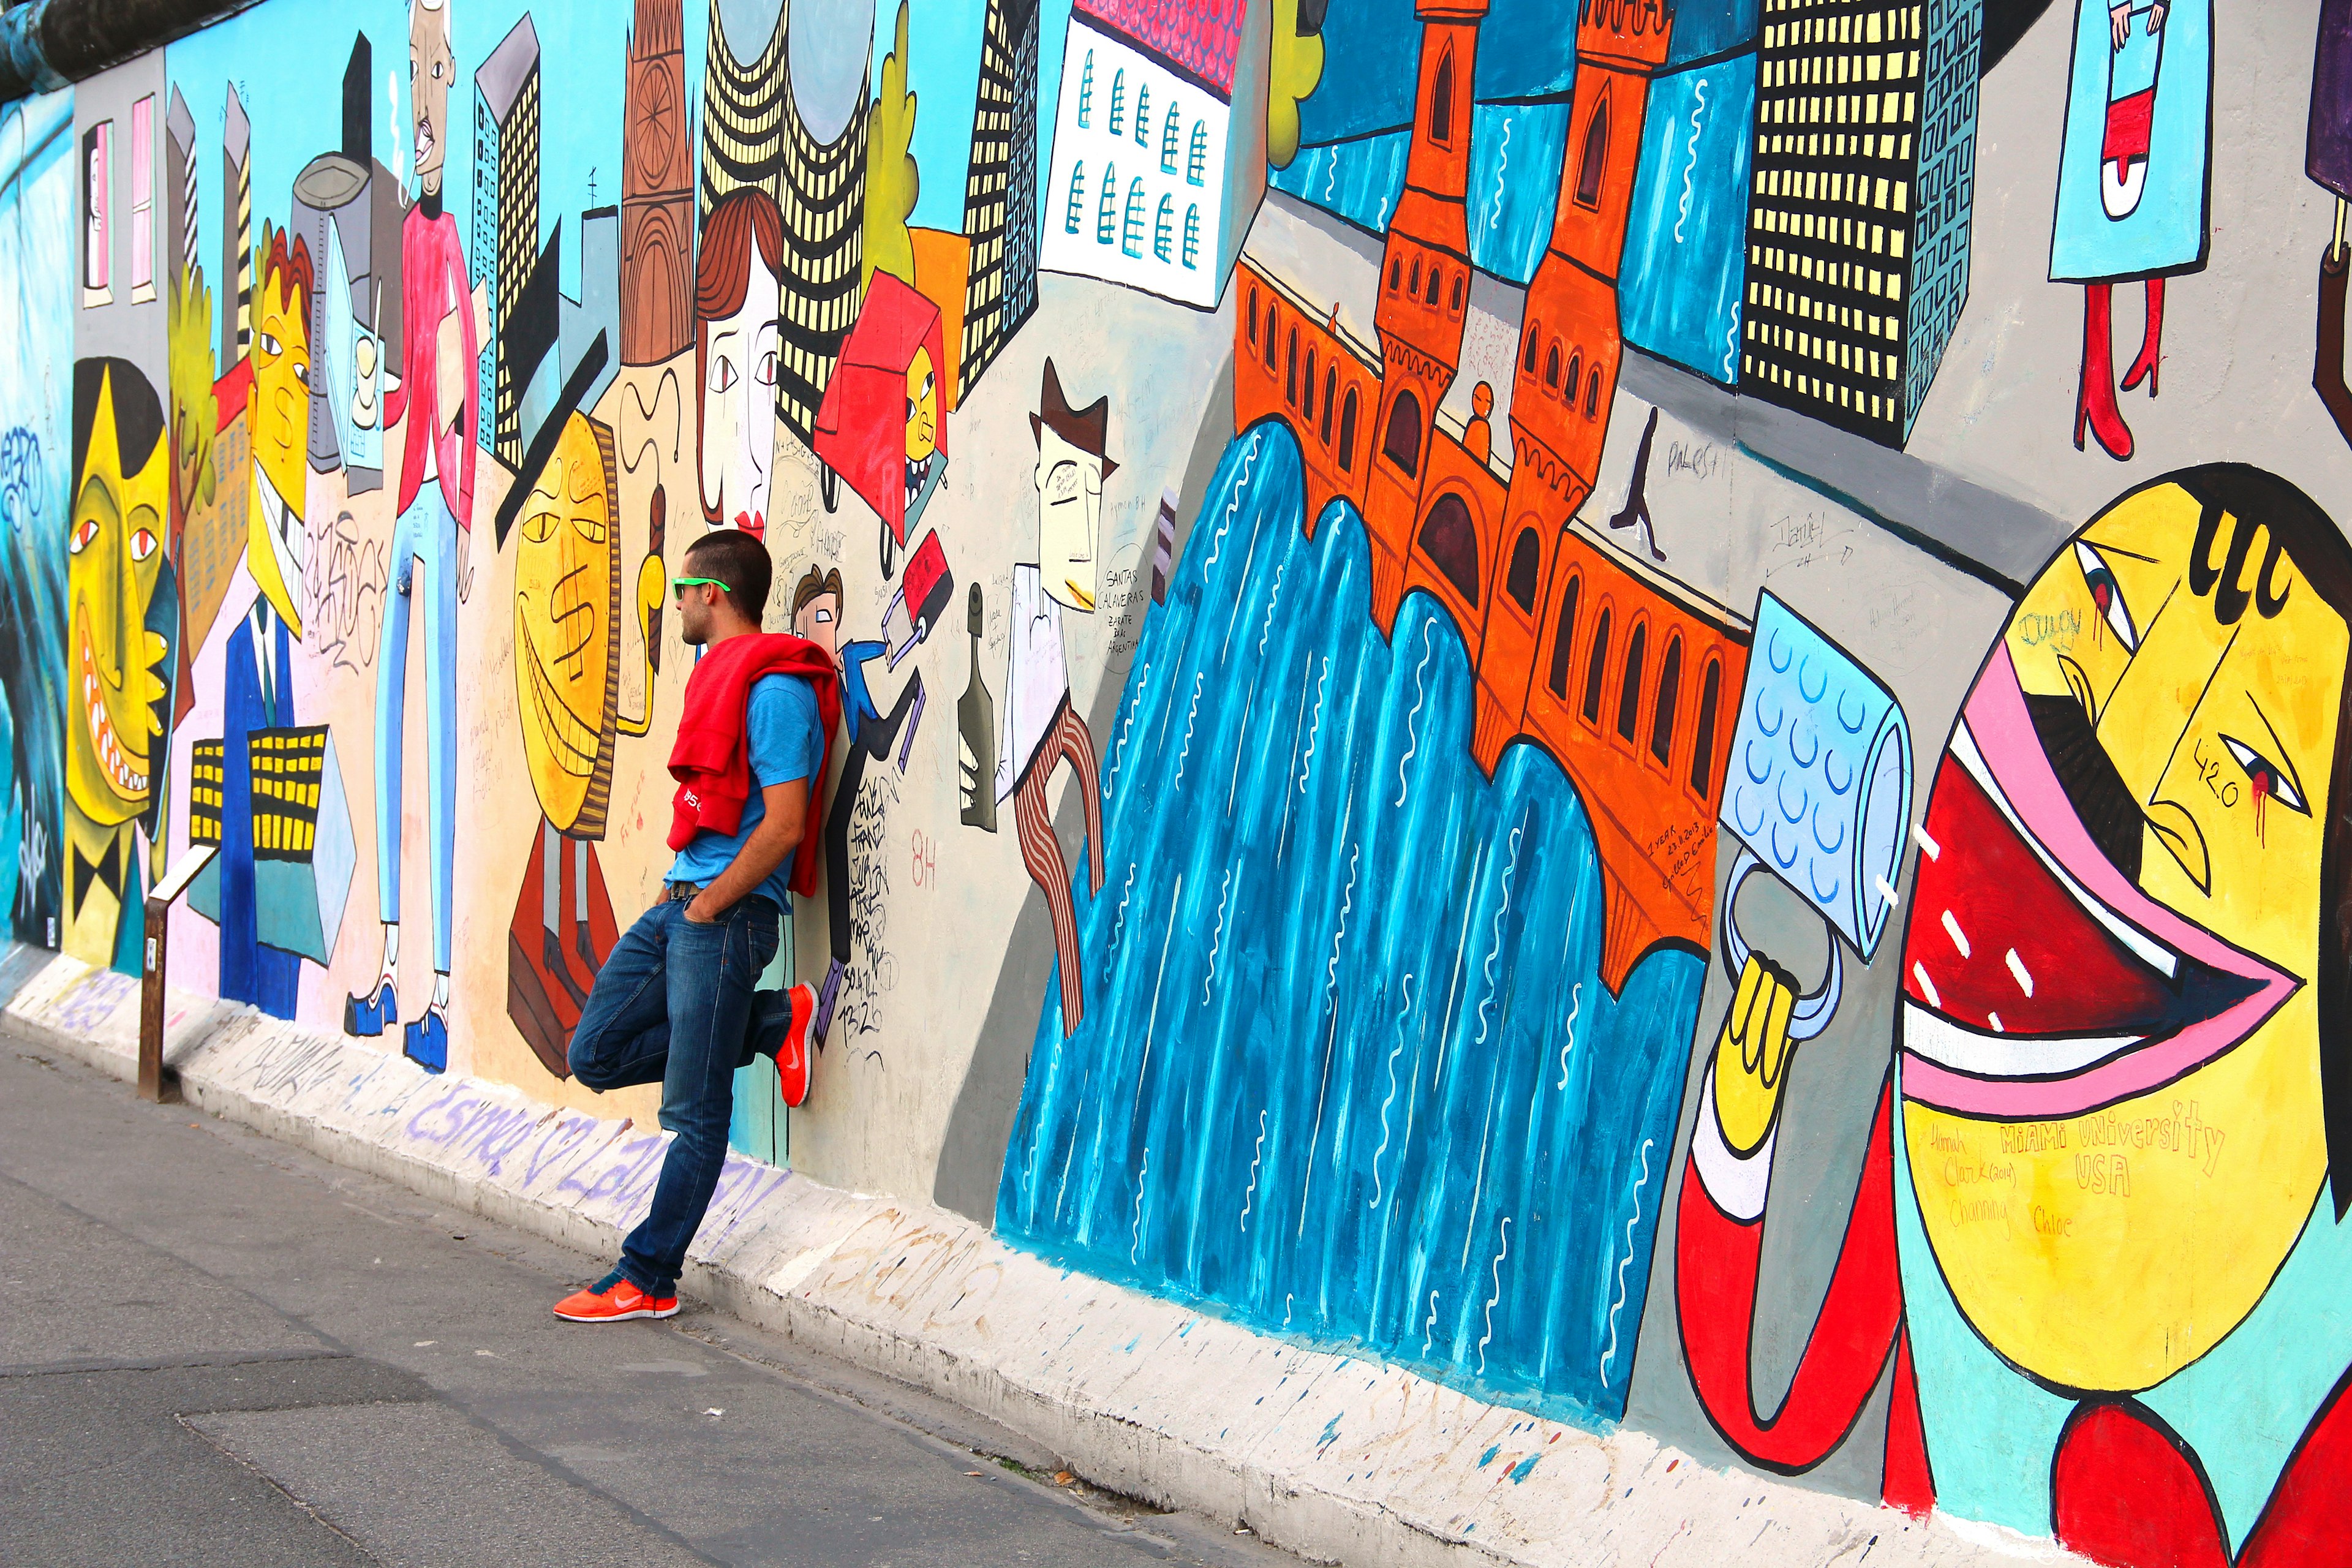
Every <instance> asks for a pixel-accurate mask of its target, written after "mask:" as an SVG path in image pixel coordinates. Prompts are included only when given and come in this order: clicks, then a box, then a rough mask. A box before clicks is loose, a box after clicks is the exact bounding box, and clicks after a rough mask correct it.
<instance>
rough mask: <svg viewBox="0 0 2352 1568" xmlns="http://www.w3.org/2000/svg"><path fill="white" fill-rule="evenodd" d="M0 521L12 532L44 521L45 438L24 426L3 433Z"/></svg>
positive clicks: (0, 472)
mask: <svg viewBox="0 0 2352 1568" xmlns="http://www.w3.org/2000/svg"><path fill="white" fill-rule="evenodd" d="M0 519H5V520H6V521H7V524H8V531H9V532H11V533H22V532H24V531H25V525H26V523H28V522H38V521H40V520H41V438H40V437H38V436H36V435H34V434H33V433H32V431H31V430H29V429H27V428H26V427H25V426H22V425H17V426H11V427H10V428H8V429H6V430H5V431H0Z"/></svg>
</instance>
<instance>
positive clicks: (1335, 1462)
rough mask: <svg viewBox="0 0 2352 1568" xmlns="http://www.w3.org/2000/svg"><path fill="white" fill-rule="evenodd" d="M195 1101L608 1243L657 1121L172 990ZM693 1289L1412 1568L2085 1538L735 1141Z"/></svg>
mask: <svg viewBox="0 0 2352 1568" xmlns="http://www.w3.org/2000/svg"><path fill="white" fill-rule="evenodd" d="M41 956H42V955H41V954H39V953H38V952H37V950H35V951H27V950H24V949H16V950H14V951H12V952H9V953H8V955H7V956H6V958H5V959H0V995H5V994H6V993H5V982H6V979H7V978H8V977H10V976H12V975H21V976H23V977H24V978H23V980H22V984H20V985H18V986H17V987H16V990H15V994H14V996H13V998H12V999H10V1000H8V1002H7V1004H6V1006H5V1013H6V1016H8V1018H9V1019H10V1020H11V1021H12V1022H13V1023H15V1024H16V1025H17V1026H20V1027H23V1028H25V1029H26V1030H27V1031H28V1032H30V1033H32V1034H34V1035H36V1036H37V1037H39V1038H40V1039H42V1040H43V1041H45V1042H47V1043H50V1044H52V1045H54V1046H55V1047H57V1048H58V1050H60V1051H61V1052H63V1053H65V1054H67V1055H69V1056H72V1057H74V1058H78V1059H79V1060H81V1061H84V1062H87V1063H89V1064H90V1065H91V1066H93V1067H96V1068H99V1069H100V1070H101V1071H104V1072H108V1073H110V1074H112V1075H113V1076H115V1077H117V1078H121V1079H125V1080H130V1079H134V1078H135V1076H136V1072H137V1055H138V1052H137V1041H138V1027H139V985H138V983H137V982H136V981H134V980H132V979H131V978H129V977H128V976H124V975H121V974H116V973H111V972H110V971H104V970H92V969H90V968H89V967H88V966H87V965H84V964H82V963H79V961H77V960H74V959H70V958H62V957H58V958H50V959H48V960H47V963H41V962H40V960H41ZM164 1060H165V1063H166V1066H167V1067H168V1068H173V1069H176V1071H177V1073H178V1075H179V1081H180V1089H181V1093H182V1095H183V1097H184V1099H185V1100H186V1101H187V1102H188V1103H189V1104H191V1105H194V1106H196V1107H198V1108H200V1109H202V1110H206V1111H209V1112H211V1113H212V1114H214V1115H216V1116H220V1117H223V1118H225V1119H226V1120H228V1121H236V1122H240V1123H243V1124H245V1125H247V1126H250V1127H252V1128H255V1129H256V1130H257V1131H262V1132H265V1133H267V1134H268V1135H269V1136H271V1137H273V1138H277V1139H279V1140H281V1141H283V1142H289V1143H292V1144H295V1145H297V1146H299V1147H301V1148H304V1149H307V1150H309V1151H310V1152H312V1153H315V1154H318V1155H320V1156H321V1157H322V1158H325V1159H327V1160H330V1161H332V1162H334V1163H338V1164H341V1165H346V1166H351V1167H353V1168H356V1169H360V1170H363V1171H366V1172H368V1173H372V1174H375V1175H379V1176H383V1177H386V1178H388V1179H390V1180H392V1181H395V1182H398V1183H400V1184H403V1185H405V1186H408V1187H411V1188H413V1189H415V1191H417V1192H419V1193H421V1194H425V1196H427V1197H429V1198H431V1199H433V1200H434V1201H436V1202H437V1203H443V1204H446V1205H450V1206H451V1207H454V1208H457V1209H462V1210H465V1211H467V1212H470V1213H473V1214H477V1215H481V1216H482V1217H484V1218H487V1219H492V1220H496V1221H499V1222H500V1223H502V1224H507V1225H511V1226H517V1227H519V1228H521V1229H525V1230H528V1231H530V1232H532V1233H534V1234H536V1235H540V1236H543V1237H548V1238H550V1239H551V1240H555V1241H559V1242H562V1243H563V1244H565V1245H567V1246H570V1247H576V1248H579V1249H581V1250H583V1251H585V1252H588V1253H591V1254H597V1253H604V1254H608V1255H609V1254H612V1253H614V1252H616V1251H617V1249H618V1247H619V1244H620V1238H621V1237H622V1235H623V1233H624V1232H625V1230H626V1229H627V1228H628V1227H629V1226H631V1225H633V1224H635V1221H636V1219H637V1218H638V1217H639V1216H640V1215H642V1214H643V1213H644V1211H645V1209H646V1205H648V1204H649V1203H650V1201H651V1198H652V1192H653V1184H654V1181H655V1179H656V1176H657V1175H658V1173H659V1171H660V1168H661V1155H662V1152H663V1151H664V1150H665V1149H666V1148H667V1145H668V1142H669V1137H668V1134H667V1133H663V1132H659V1131H653V1132H647V1131H642V1130H639V1129H637V1128H635V1127H633V1126H632V1125H631V1124H630V1123H629V1122H628V1121H625V1120H619V1119H599V1118H596V1117H593V1116H591V1115H588V1114H586V1113H584V1112H581V1111H576V1110H557V1109H555V1108H552V1107H550V1106H546V1105H542V1104H540V1103H538V1102H536V1101H534V1100H530V1098H528V1097H527V1096H526V1095H524V1094H523V1093H522V1091H521V1090H520V1089H515V1088H513V1087H511V1086H509V1085H502V1084H491V1083H487V1082H483V1081H481V1080H478V1079H468V1078H465V1077H462V1076H459V1075H457V1074H449V1075H446V1076H438V1077H436V1076H434V1075H431V1074H428V1073H426V1072H425V1071H424V1070H423V1069H421V1068H418V1067H416V1066H415V1064H414V1063H411V1062H409V1061H407V1060H406V1059H404V1058H400V1057H395V1056H386V1055H384V1054H383V1053H380V1052H378V1051H376V1050H373V1049H372V1048H370V1047H367V1046H366V1045H364V1044H362V1043H361V1042H359V1041H356V1040H352V1039H347V1038H339V1037H331V1036H322V1035H318V1034H313V1033H310V1032H309V1031H307V1030H305V1029H303V1028H301V1027H300V1026H297V1025H293V1024H289V1023H285V1022H281V1021H279V1020H278V1019H274V1018H268V1017H265V1016H262V1015H260V1014H258V1013H256V1012H254V1011H253V1010H252V1009H250V1008H247V1007H244V1006H241V1005H234V1004H224V1003H219V1002H215V1001H213V1000H212V999H210V998H206V997H201V996H196V995H193V994H188V993H184V992H181V991H178V990H176V989H174V990H173V992H172V993H171V998H170V1004H169V1005H168V1006H167V1008H166V1026H165V1046H164ZM680 1283H681V1286H682V1287H683V1288H684V1289H685V1290H686V1291H687V1292H688V1293H690V1294H693V1295H696V1296H698V1297H700V1298H702V1299H703V1300H707V1301H708V1302H709V1303H710V1304H711V1305H712V1306H714V1307H717V1308H719V1310H724V1311H726V1312H729V1313H730V1314H732V1315H734V1316H736V1317H739V1318H741V1319H743V1320H745V1321H749V1322H751V1323H755V1324H757V1325H759V1326H760V1327H761V1328H764V1329H768V1330H770V1331H774V1332H778V1333H782V1334H784V1335H786V1336H789V1337H790V1338H791V1339H793V1341H795V1342H799V1343H800V1344H803V1345H805V1346H807V1347H809V1348H810V1349H812V1350H814V1351H816V1352H821V1353H824V1354H826V1355H830V1356H833V1357H835V1358H837V1359H839V1360H841V1361H844V1362H846V1363H850V1364H852V1365H854V1366H856V1367H859V1368H861V1369H863V1370H865V1371H867V1372H870V1373H877V1374H879V1375H881V1376H884V1377H887V1378H889V1379H892V1380H895V1381H897V1382H898V1383H900V1384H907V1385H909V1386H911V1387H913V1388H916V1389H919V1390H920V1391H922V1392H924V1393H926V1394H932V1395H935V1396H937V1397H939V1398H942V1399H945V1400H947V1401H950V1403H952V1404H955V1405H961V1406H962V1407H964V1408H965V1409H968V1410H971V1411H973V1412H976V1413H978V1414H980V1415H983V1416H986V1417H987V1418H989V1419H990V1420H992V1421H994V1422H996V1423H998V1424H1000V1425H1001V1426H1004V1427H1007V1428H1009V1429H1011V1430H1012V1431H1013V1433H1015V1434H1017V1435H1018V1436H1021V1437H1023V1438H1025V1439H1027V1440H1029V1441H1031V1442H1034V1443H1036V1444H1038V1445H1040V1446H1042V1447H1045V1448H1046V1449H1048V1450H1050V1451H1052V1452H1053V1453H1055V1454H1058V1455H1061V1456H1063V1462H1064V1463H1065V1464H1066V1466H1067V1467H1068V1468H1070V1469H1071V1470H1073V1471H1075V1472H1076V1474H1078V1475H1080V1476H1082V1477H1084V1478H1085V1479H1087V1481H1088V1482H1090V1483H1092V1484H1094V1485H1096V1486H1099V1487H1102V1488H1105V1489H1109V1490H1113V1491H1117V1492H1120V1493H1124V1494H1126V1495H1128V1496H1131V1497H1136V1498H1140V1499H1143V1500H1146V1501H1149V1502H1150V1503H1153V1504H1155V1505H1158V1506H1161V1507H1167V1508H1180V1509H1183V1510H1189V1511H1192V1512H1195V1513H1200V1514H1204V1515H1206V1516H1208V1517H1209V1518H1211V1519H1213V1520H1221V1521H1227V1522H1229V1523H1231V1524H1234V1525H1237V1526H1246V1527H1248V1528H1249V1529H1250V1530H1251V1531H1254V1532H1255V1534H1256V1535H1257V1536H1258V1538H1259V1539H1260V1540H1262V1541H1265V1542H1269V1543H1271V1544H1274V1545H1276V1546H1281V1547H1285V1548H1287V1549H1288V1550H1290V1551H1293V1552H1298V1553H1300V1554H1302V1555H1305V1556H1307V1557H1309V1558H1311V1559H1314V1560H1318V1561H1323V1562H1342V1563H1352V1564H1363V1565H1372V1564H1380V1565H1383V1568H1386V1565H1391V1564H1393V1565H1396V1568H1440V1565H1444V1568H1465V1565H1467V1564H1472V1563H1481V1564H1484V1563H1493V1564H1511V1565H1515V1568H1516V1565H1519V1564H1526V1565H1528V1568H1564V1565H1567V1564H1572V1563H1650V1564H1655V1565H1658V1568H1665V1565H1668V1564H1688V1565H1691V1568H1721V1565H1722V1564H1723V1563H1726V1562H1727V1561H1729V1562H1771V1563H1790V1564H1797V1563H1823V1564H1826V1563H1832V1562H1841V1561H1843V1562H1859V1561H1861V1560H1862V1559H1863V1558H1864V1557H1865V1556H1866V1557H1867V1558H1869V1559H1870V1560H1872V1561H1873V1562H1874V1563H1918V1564H1932V1565H1936V1568H1942V1565H1945V1564H1953V1565H1958V1564H1963V1563H1969V1564H1974V1563H1991V1562H2045V1563H2047V1562H2067V1561H2075V1560H2074V1559H2072V1558H2070V1557H2068V1556H2067V1554H2065V1553H2063V1552H2059V1551H2057V1550H2056V1549H2055V1548H2053V1547H2051V1546H2049V1545H2048V1544H2046V1543H2043V1542H2030V1541H2027V1540H2025V1539H2024V1538H2022V1537H2018V1536H2014V1535H2011V1534H2010V1533H2009V1532H2007V1531H1996V1530H1993V1529H1991V1528H1990V1527H1986V1526H1979V1525H1972V1524H1969V1523H1967V1522H1965V1521H1955V1520H1952V1519H1950V1518H1948V1517H1947V1516H1944V1515H1940V1514H1938V1515H1935V1516H1932V1517H1931V1518H1929V1519H1928V1520H1926V1521H1919V1520H1914V1519H1912V1518H1909V1517H1908V1516H1906V1515H1904V1514H1902V1513H1899V1512H1896V1511H1895V1510H1889V1509H1884V1508H1879V1507H1874V1506H1872V1505H1870V1504H1867V1503H1864V1502H1859V1501H1855V1500H1851V1499H1846V1498H1841V1497H1834V1496H1831V1495H1828V1494H1826V1493H1822V1492H1817V1491H1811V1490H1807V1489H1803V1488H1801V1487H1796V1486H1791V1485H1789V1484H1787V1483H1784V1482H1780V1481H1772V1480H1766V1479H1759V1478H1757V1477H1754V1476H1751V1475H1748V1474H1746V1473H1743V1472H1740V1471H1737V1470H1728V1471H1727V1470H1719V1469H1716V1468H1712V1467H1710V1466H1709V1465H1708V1464H1706V1462H1704V1461H1701V1460H1697V1459H1694V1458H1691V1457H1689V1456H1687V1455H1685V1454H1682V1453H1680V1452H1678V1451H1676V1450H1675V1449H1672V1448H1669V1447H1664V1446H1663V1445H1661V1444H1659V1443H1657V1442H1655V1441H1654V1440H1653V1439H1651V1438H1649V1437H1646V1436H1643V1435H1642V1434H1640V1433H1637V1432H1633V1431H1631V1430H1629V1429H1625V1428H1622V1427H1621V1428H1619V1429H1617V1430H1616V1431H1614V1432H1611V1433H1609V1434H1607V1435H1605V1436H1596V1435H1595V1434H1593V1433H1591V1432H1588V1431H1585V1430H1583V1429H1582V1428H1580V1427H1575V1426H1566V1425H1563V1424H1561V1423H1559V1422H1553V1421H1548V1420H1543V1419H1540V1418H1538V1417H1534V1416H1530V1415H1527V1414H1525V1413H1524V1412H1520V1411H1516V1410H1512V1409H1509V1408H1507V1407H1504V1406H1500V1405H1489V1404H1486V1403H1485V1402H1483V1401H1481V1400H1478V1399H1476V1398H1474V1397H1472V1396H1471V1395H1469V1394H1464V1393H1461V1392H1460V1391H1458V1390H1455V1389H1452V1388H1448V1387H1445V1386H1444V1385H1442V1384H1436V1383H1433V1382H1431V1381H1429V1380H1428V1379H1426V1378H1423V1377H1420V1376H1417V1375H1414V1374H1412V1373H1407V1372H1403V1371H1400V1370H1399V1369H1396V1368H1394V1367H1390V1366H1386V1365H1383V1364H1381V1363H1378V1362H1374V1361H1367V1360H1360V1359H1356V1358H1351V1357H1347V1356H1343V1355H1338V1354H1334V1353H1331V1352H1325V1351H1319V1350H1309V1349H1307V1348H1304V1347H1301V1346H1298V1345H1294V1344H1290V1343H1286V1342H1283V1341H1280V1340H1276V1339H1273V1338H1270V1337H1267V1336H1265V1335H1261V1334H1257V1333H1255V1332H1252V1331H1248V1330H1245V1329H1243V1328H1240V1327H1238V1326H1236V1325H1234V1324H1232V1323H1229V1322H1225V1321H1222V1320H1219V1319H1216V1318H1213V1317H1206V1316H1203V1315H1202V1314H1200V1313H1198V1312H1196V1311H1193V1310H1189V1309H1187V1308H1185V1307H1183V1306H1181V1304H1178V1303H1175V1302H1171V1301H1164V1300H1158V1299H1155V1298H1152V1297H1148V1296H1144V1295H1142V1294H1139V1293H1138V1292H1135V1291H1132V1290H1129V1289H1123V1288H1121V1287H1118V1286H1115V1285H1110V1284H1107V1283H1104V1282H1103V1281H1100V1280H1097V1279H1090V1278H1088V1277H1087V1276H1085V1275H1082V1274H1077V1273H1075V1272H1071V1271H1068V1270H1066V1269H1063V1268H1058V1267H1055V1266H1054V1265H1051V1264H1048V1263H1046V1262H1045V1261H1043V1260H1042V1259H1039V1258H1035V1257H1033V1256H1031V1255H1029V1254H1026V1253H1023V1252H1019V1251H1016V1250H1015V1249H1013V1248H1012V1247H1008V1246H1006V1245H1004V1244H1003V1242H1001V1241H999V1240H998V1239H997V1238H996V1237H994V1236H993V1235H992V1233H990V1232H989V1231H988V1230H987V1229H986V1228H985V1227H983V1226H978V1225H975V1224H973V1223H972V1222H971V1221H970V1220H967V1219H965V1218H963V1217H962V1216H961V1215H954V1214H950V1213H948V1212H946V1211H944V1210H940V1209H936V1208H933V1207H931V1206H929V1205H924V1204H916V1203H908V1202H904V1201H900V1200H898V1199H893V1198H887V1197H871V1196H865V1195H861V1194H851V1193H845V1192H841V1191H838V1190H836V1189H834V1188H830V1187H825V1186H824V1185H821V1184H818V1183H816V1182H814V1181H812V1180H810V1179H809V1178H807V1177H805V1176H802V1175H799V1174H797V1173H793V1172H791V1171H786V1170H779V1169H777V1168H776V1167H773V1166H771V1165H767V1164H764V1163H761V1162H758V1161H754V1160H751V1159H748V1158H746V1157H744V1156H742V1155H740V1154H737V1153H733V1152H730V1154H729V1156H728V1159H727V1164H726V1168H725V1170H724V1172H723V1173H721V1175H720V1178H719V1191H718V1193H717V1194H716V1195H715V1196H714V1198H713V1199H712V1202H711V1206H710V1211H709V1216H708V1217H707V1218H706V1219H705V1221H704V1223H703V1226H702V1229H701V1230H700V1231H699V1232H698V1234H697V1236H696V1237H695V1242H694V1247H693V1249H692V1252H691V1254H690V1255H689V1258H688V1264H687V1268H686V1272H685V1275H684V1277H683V1279H681V1281H680Z"/></svg>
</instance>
